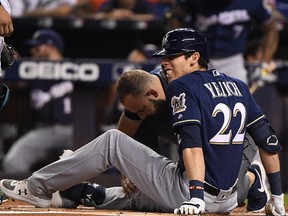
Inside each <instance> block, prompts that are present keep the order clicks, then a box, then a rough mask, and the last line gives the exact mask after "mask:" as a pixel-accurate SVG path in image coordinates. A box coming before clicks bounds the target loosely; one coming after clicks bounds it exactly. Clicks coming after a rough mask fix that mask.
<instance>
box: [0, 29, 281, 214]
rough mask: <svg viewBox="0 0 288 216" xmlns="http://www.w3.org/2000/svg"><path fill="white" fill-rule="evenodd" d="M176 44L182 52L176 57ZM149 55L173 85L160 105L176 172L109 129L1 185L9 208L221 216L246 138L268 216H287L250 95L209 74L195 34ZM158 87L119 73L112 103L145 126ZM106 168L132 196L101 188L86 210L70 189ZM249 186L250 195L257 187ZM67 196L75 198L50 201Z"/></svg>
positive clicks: (181, 34)
mask: <svg viewBox="0 0 288 216" xmlns="http://www.w3.org/2000/svg"><path fill="white" fill-rule="evenodd" d="M180 41H181V42H182V43H183V46H182V48H185V49H186V52H183V49H181V51H180V52H177V49H175V48H173V46H175V44H174V43H176V44H177V42H180ZM178 51H179V50H178ZM156 55H159V56H163V62H162V64H163V69H164V72H165V74H166V77H167V79H168V81H172V80H173V81H172V82H171V83H170V84H169V87H168V90H167V95H168V98H167V101H168V104H169V106H170V111H171V113H170V114H171V120H172V128H173V131H174V132H175V133H177V136H178V137H179V139H178V140H179V158H180V160H179V163H174V162H172V161H170V160H169V159H167V158H165V157H163V156H161V155H159V154H157V153H156V152H154V151H153V150H151V149H150V148H148V147H146V146H144V145H142V144H141V143H139V142H137V141H135V140H133V139H132V138H130V137H129V136H127V135H125V134H124V133H122V132H120V131H119V130H116V129H113V130H109V131H107V132H106V133H104V134H102V135H101V136H99V137H97V138H96V139H94V140H93V141H91V142H90V143H88V144H86V145H85V146H83V147H81V148H80V149H78V150H76V151H75V152H74V153H72V154H71V155H70V156H68V157H66V158H63V159H61V160H58V161H56V162H54V163H52V164H50V165H48V166H46V167H44V168H42V169H40V170H38V171H36V172H34V173H33V174H32V176H30V177H29V178H28V179H27V180H22V181H16V180H8V179H3V180H1V182H0V189H2V190H3V191H4V192H5V193H6V194H7V195H8V196H9V197H11V198H13V199H18V200H22V201H25V202H28V203H31V204H33V205H35V206H38V207H48V206H51V205H52V202H53V205H54V206H58V207H60V206H62V207H63V206H65V207H68V206H73V205H74V204H76V205H77V204H80V203H82V202H85V201H88V202H89V201H92V203H91V204H92V205H94V206H95V207H97V208H99V209H101V208H108V209H133V210H139V211H163V212H172V211H173V210H174V209H175V210H174V213H185V214H199V213H204V212H207V213H227V212H231V211H232V210H233V209H234V208H235V207H236V206H237V191H236V188H237V176H238V172H239V169H240V165H241V159H242V154H243V141H244V134H245V131H246V130H247V132H249V133H250V134H251V136H252V138H253V139H254V141H255V143H256V144H257V145H258V146H259V148H260V154H261V157H262V160H263V164H264V167H265V169H266V172H267V174H268V179H269V183H270V186H271V193H272V194H271V197H272V198H271V199H270V201H269V204H268V206H269V210H270V211H272V213H273V214H274V215H285V209H284V204H283V194H282V190H281V186H280V183H279V181H280V178H279V176H280V163H279V157H278V153H277V152H278V151H280V149H281V146H280V144H279V142H278V140H277V137H276V135H275V132H274V130H273V129H272V128H271V126H270V124H269V122H268V120H267V119H266V118H265V116H264V114H263V113H262V111H261V110H260V108H259V107H258V106H257V104H256V103H255V101H254V99H253V97H252V96H251V94H250V92H249V89H248V87H247V85H246V84H245V83H243V82H242V81H240V80H237V79H234V78H231V77H229V76H227V75H224V74H222V73H219V72H218V71H217V70H215V69H212V70H206V69H207V63H208V62H209V57H208V52H207V42H206V39H205V38H204V37H203V36H202V35H201V34H200V33H198V32H196V31H194V30H193V29H177V30H174V31H171V32H168V33H167V34H166V35H165V36H164V39H163V44H162V50H160V51H159V52H157V53H156ZM184 75H185V76H184ZM180 76H183V77H181V78H178V79H176V78H177V77H180ZM157 83H159V79H158V78H157V77H156V76H153V75H151V74H149V73H147V72H145V71H140V70H134V71H130V72H126V73H124V74H123V75H122V76H121V78H120V80H119V81H118V84H117V92H118V95H119V99H120V101H121V103H122V104H123V105H124V107H125V108H126V109H127V110H129V111H131V112H134V113H137V114H138V115H139V116H140V117H141V118H142V119H145V118H146V116H148V115H151V114H153V113H156V112H157V110H158V109H160V110H161V108H162V107H163V106H165V101H166V97H165V92H164V90H163V88H157V86H159V85H157ZM271 143H272V144H273V145H271ZM269 144H270V145H269ZM272 161H273V163H271V162H272ZM271 164H273V166H271ZM111 165H113V166H115V167H116V168H117V169H118V170H119V171H120V172H121V173H123V174H124V175H125V176H127V177H128V178H129V179H130V180H131V181H132V182H133V183H134V184H135V185H136V186H137V187H138V188H139V190H138V192H137V193H135V194H134V195H133V196H132V197H131V198H128V197H126V196H125V194H124V192H123V189H122V188H121V187H112V188H106V189H105V188H103V187H101V186H98V187H96V189H97V190H94V191H93V194H91V199H90V200H87V199H85V197H79V192H80V191H77V189H78V188H77V186H79V185H76V184H79V183H81V182H83V181H85V180H88V179H91V178H92V177H93V176H96V175H99V174H101V173H102V172H103V171H105V170H106V169H107V167H109V166H111ZM91 167H93V168H94V169H91ZM258 171H259V170H257V172H258ZM73 185H76V186H75V187H72V186H73ZM253 185H254V189H255V190H257V189H258V186H259V185H257V184H256V183H254V184H253ZM70 187H72V188H74V193H69V190H67V191H65V192H61V193H60V194H61V196H59V195H60V194H59V193H57V190H60V191H63V190H65V189H68V188H70ZM252 187H253V186H252ZM168 188H169V189H168ZM55 192H56V193H55ZM52 195H53V200H52V199H51V198H52ZM75 195H76V196H75ZM68 196H69V198H70V202H69V200H67V199H66V198H67V197H68ZM65 197H66V198H65ZM75 198H76V199H75ZM81 199H84V200H81ZM71 200H72V201H71ZM204 201H205V202H204ZM68 204H69V205H68ZM267 210H268V209H267Z"/></svg>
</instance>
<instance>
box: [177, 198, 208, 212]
mask: <svg viewBox="0 0 288 216" xmlns="http://www.w3.org/2000/svg"><path fill="white" fill-rule="evenodd" d="M200 213H205V202H204V201H203V200H202V199H199V198H192V199H191V200H190V201H187V202H183V203H182V205H181V206H180V208H176V209H174V214H186V215H188V214H189V215H198V214H200Z"/></svg>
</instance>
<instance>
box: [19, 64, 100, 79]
mask: <svg viewBox="0 0 288 216" xmlns="http://www.w3.org/2000/svg"><path fill="white" fill-rule="evenodd" d="M99 76H100V70H99V66H98V65H97V64H93V63H79V64H76V63H72V62H35V61H34V62H33V61H25V62H21V63H20V65H19V77H20V78H21V79H48V80H58V79H61V80H62V79H63V80H71V81H76V80H79V81H96V80H98V79H99Z"/></svg>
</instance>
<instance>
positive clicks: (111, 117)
mask: <svg viewBox="0 0 288 216" xmlns="http://www.w3.org/2000/svg"><path fill="white" fill-rule="evenodd" d="M134 43H135V46H134V48H133V49H132V50H131V51H130V52H129V53H128V55H127V61H128V62H132V63H147V62H148V61H149V60H151V59H152V54H153V53H155V52H156V51H157V50H159V48H158V46H156V45H155V44H152V43H143V42H142V41H141V40H136V41H135V42H134ZM153 60H155V59H153ZM128 65H129V64H128ZM133 67H135V68H136V67H137V66H136V65H135V66H134V65H133ZM129 69H131V68H130V67H129V68H127V70H129ZM117 78H118V77H115V80H114V82H112V83H111V85H110V86H109V93H108V100H107V103H106V106H105V110H104V124H102V125H101V128H100V129H101V131H102V132H105V131H107V130H108V129H111V128H117V122H118V120H119V118H120V116H121V114H122V112H123V106H122V105H121V103H120V102H119V101H118V99H117V96H116V80H117Z"/></svg>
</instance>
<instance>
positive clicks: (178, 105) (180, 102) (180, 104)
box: [171, 93, 186, 115]
mask: <svg viewBox="0 0 288 216" xmlns="http://www.w3.org/2000/svg"><path fill="white" fill-rule="evenodd" d="M185 96H186V94H185V93H182V94H180V95H179V97H177V96H174V97H172V99H171V107H172V109H173V115H175V114H177V113H180V112H184V111H185V110H186V105H185V102H186V99H185Z"/></svg>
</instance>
